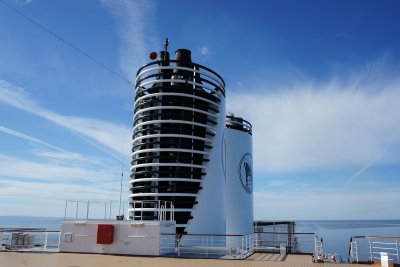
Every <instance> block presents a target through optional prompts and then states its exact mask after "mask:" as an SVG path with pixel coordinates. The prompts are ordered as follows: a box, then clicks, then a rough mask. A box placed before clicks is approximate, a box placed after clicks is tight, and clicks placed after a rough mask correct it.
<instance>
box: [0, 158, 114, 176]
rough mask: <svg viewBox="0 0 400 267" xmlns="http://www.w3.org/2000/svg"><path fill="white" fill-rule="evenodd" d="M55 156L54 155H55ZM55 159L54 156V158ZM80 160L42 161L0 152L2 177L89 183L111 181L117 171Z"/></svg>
mask: <svg viewBox="0 0 400 267" xmlns="http://www.w3.org/2000/svg"><path fill="white" fill-rule="evenodd" d="M53 156H54V155H53ZM52 159H54V158H52ZM77 163H78V160H75V161H74V162H72V161H71V158H70V157H69V161H58V162H48V161H45V162H41V161H33V160H26V159H21V158H17V157H12V156H8V155H3V154H0V170H1V174H0V178H3V179H11V180H14V179H23V180H26V181H28V182H29V181H31V180H32V179H34V180H41V181H46V182H50V183H60V182H61V183H82V182H83V183H89V182H99V183H100V182H105V181H111V180H112V178H113V177H114V176H115V173H113V172H111V171H110V170H108V169H106V168H99V167H96V168H93V167H88V168H87V167H84V164H82V162H80V164H77Z"/></svg>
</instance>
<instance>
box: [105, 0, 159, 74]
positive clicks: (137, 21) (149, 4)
mask: <svg viewBox="0 0 400 267" xmlns="http://www.w3.org/2000/svg"><path fill="white" fill-rule="evenodd" d="M100 3H102V5H103V6H104V7H106V8H108V9H109V10H110V11H111V13H112V14H113V15H114V16H115V18H116V19H117V22H118V25H117V26H118V31H119V36H120V38H121V40H122V45H121V47H120V67H121V69H122V70H123V71H124V73H125V75H126V77H130V78H131V79H132V77H135V75H136V71H137V69H138V68H139V67H140V66H142V65H144V64H145V63H146V62H147V61H148V60H147V57H146V55H147V53H148V52H149V48H151V47H153V48H159V46H160V45H161V43H160V42H158V40H157V38H155V37H154V36H155V35H154V34H153V32H152V27H151V19H152V15H153V11H154V9H155V6H154V3H153V1H149V0H137V1H130V0H100ZM157 44H158V46H157Z"/></svg>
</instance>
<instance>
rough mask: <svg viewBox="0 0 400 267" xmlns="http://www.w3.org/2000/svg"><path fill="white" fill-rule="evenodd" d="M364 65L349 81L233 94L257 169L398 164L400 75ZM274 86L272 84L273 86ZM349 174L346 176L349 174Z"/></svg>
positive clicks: (232, 102)
mask: <svg viewBox="0 0 400 267" xmlns="http://www.w3.org/2000/svg"><path fill="white" fill-rule="evenodd" d="M381 68H382V67H378V69H377V70H376V71H373V69H374V68H371V67H368V68H367V71H365V72H361V73H359V74H358V75H356V74H353V76H352V78H351V79H349V80H348V81H347V82H341V81H339V80H338V79H337V78H336V79H334V80H333V81H332V82H330V83H327V84H322V85H316V84H313V83H308V84H304V83H301V84H298V85H295V86H293V87H292V88H288V89H284V90H271V88H269V87H268V84H266V85H265V88H261V89H260V90H259V91H258V92H257V91H255V92H254V91H253V92H251V93H250V92H245V93H244V92H242V93H232V94H230V95H229V96H228V99H227V104H228V109H227V111H234V112H235V115H239V116H243V117H244V118H245V119H248V120H249V121H250V122H251V123H252V124H253V138H254V140H253V143H254V144H255V145H254V158H255V163H254V166H255V169H257V170H260V171H269V172H294V171H303V170H316V169H323V168H337V167H348V166H355V167H358V168H360V169H362V168H365V167H367V168H368V166H371V165H372V164H387V163H400V152H399V151H400V147H399V145H400V124H399V121H400V109H399V108H398V103H400V79H398V78H396V77H395V76H390V75H389V76H388V75H384V73H385V72H384V71H382V70H381ZM274 89H276V88H274ZM349 178H350V177H349Z"/></svg>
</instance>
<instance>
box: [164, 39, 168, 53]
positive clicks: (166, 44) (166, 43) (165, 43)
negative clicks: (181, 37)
mask: <svg viewBox="0 0 400 267" xmlns="http://www.w3.org/2000/svg"><path fill="white" fill-rule="evenodd" d="M168 45H169V40H168V38H165V41H164V47H165V52H168Z"/></svg>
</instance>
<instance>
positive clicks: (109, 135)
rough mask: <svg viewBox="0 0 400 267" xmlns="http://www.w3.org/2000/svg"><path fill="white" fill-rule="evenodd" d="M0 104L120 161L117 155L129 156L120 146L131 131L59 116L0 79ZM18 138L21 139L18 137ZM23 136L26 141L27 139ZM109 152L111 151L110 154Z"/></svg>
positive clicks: (98, 121) (94, 120)
mask: <svg viewBox="0 0 400 267" xmlns="http://www.w3.org/2000/svg"><path fill="white" fill-rule="evenodd" d="M0 102H3V103H6V104H8V105H11V106H13V107H15V108H18V109H21V110H24V111H26V112H29V113H31V114H35V115H37V116H40V117H42V118H44V119H47V120H49V121H51V122H53V123H55V124H57V125H60V126H62V127H64V128H66V129H68V130H71V131H72V132H74V133H75V134H77V135H79V136H82V137H83V138H84V139H85V140H86V141H88V142H89V143H91V144H92V145H95V146H97V147H98V148H101V150H103V151H104V152H106V153H107V154H109V155H111V156H113V157H114V158H116V159H120V157H119V156H118V154H119V153H123V154H124V155H125V156H127V155H129V149H125V150H123V151H122V152H121V144H122V143H123V142H124V139H125V137H126V135H127V134H126V132H127V131H128V130H129V131H130V129H127V128H126V127H123V126H122V125H118V124H115V123H111V122H107V121H102V120H96V119H91V118H80V117H74V116H65V115H61V114H58V113H56V112H53V111H51V110H49V109H46V108H44V107H42V106H41V105H40V104H39V103H38V102H37V101H35V100H34V99H33V97H32V96H31V95H30V94H29V93H28V92H27V91H25V90H24V89H23V88H20V87H17V86H14V85H12V84H10V83H8V82H6V81H3V80H0ZM14 134H16V133H14ZM20 137H22V136H21V135H20ZM25 137H26V138H28V137H27V136H25ZM88 138H89V139H88ZM28 139H29V138H28ZM92 140H93V141H92ZM94 141H96V142H97V144H96V143H94ZM110 149H112V150H111V151H110Z"/></svg>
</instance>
